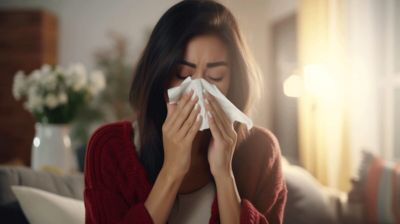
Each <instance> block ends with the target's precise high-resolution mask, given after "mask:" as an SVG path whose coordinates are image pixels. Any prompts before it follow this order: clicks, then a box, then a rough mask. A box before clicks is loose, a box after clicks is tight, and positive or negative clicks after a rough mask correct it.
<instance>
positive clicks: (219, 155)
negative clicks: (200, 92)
mask: <svg viewBox="0 0 400 224" xmlns="http://www.w3.org/2000/svg"><path fill="white" fill-rule="evenodd" d="M204 95H205V97H206V100H205V101H206V103H205V106H206V109H207V114H208V124H209V126H210V129H211V134H212V136H213V137H212V139H211V142H210V146H209V150H208V162H209V163H210V169H211V173H212V174H213V176H214V177H217V178H218V177H221V176H223V177H227V176H231V175H232V158H233V153H234V150H235V146H236V141H237V133H236V131H235V129H234V127H233V124H232V123H231V121H230V120H229V118H228V117H227V115H226V114H225V112H224V111H223V110H222V108H221V106H220V105H219V103H218V101H217V100H216V99H215V97H214V96H213V95H211V94H210V93H208V92H206V94H204Z"/></svg>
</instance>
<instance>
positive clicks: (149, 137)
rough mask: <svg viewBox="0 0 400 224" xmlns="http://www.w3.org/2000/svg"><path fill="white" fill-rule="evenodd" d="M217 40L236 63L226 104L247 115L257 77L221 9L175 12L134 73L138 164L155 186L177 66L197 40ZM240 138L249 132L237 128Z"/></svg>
mask: <svg viewBox="0 0 400 224" xmlns="http://www.w3.org/2000/svg"><path fill="white" fill-rule="evenodd" d="M203 34H213V35H216V36H217V37H219V38H221V40H222V41H223V42H224V43H225V44H226V46H227V49H228V51H229V52H228V53H229V57H230V60H231V62H232V63H230V66H232V67H231V69H230V70H231V77H232V78H231V84H230V88H229V91H228V95H227V97H228V99H229V100H231V101H232V103H233V104H235V106H236V107H237V108H239V109H240V110H242V111H243V112H244V113H248V112H249V107H250V104H251V102H250V101H251V99H253V95H252V91H250V90H254V89H255V88H254V87H255V86H254V82H255V81H256V79H257V78H258V77H259V76H258V73H257V72H256V69H255V66H254V64H253V60H252V58H251V56H250V55H249V54H248V51H247V47H246V46H245V44H244V41H243V39H242V35H241V34H240V32H239V28H238V25H237V22H236V20H235V18H234V17H233V15H232V13H231V12H230V11H229V10H228V9H227V8H225V7H224V6H223V5H221V4H220V3H217V2H215V1H209V0H208V1H205V0H190V1H182V2H180V3H177V4H176V5H174V6H172V7H171V8H170V9H169V10H168V11H167V12H165V14H164V15H163V16H162V17H161V19H160V20H159V21H158V23H157V24H156V26H155V28H154V30H153V32H152V33H151V35H150V39H149V42H148V43H147V46H146V48H145V49H144V51H143V53H142V55H141V58H140V59H139V61H138V64H137V67H136V69H135V72H134V77H133V82H132V85H131V89H130V94H129V99H130V102H131V105H132V107H133V110H134V112H135V114H136V119H137V121H138V123H139V132H140V144H141V150H140V152H141V153H140V160H141V162H142V164H143V166H144V168H145V169H146V171H147V173H148V175H149V179H150V181H152V182H153V183H154V181H155V179H156V177H157V175H158V173H159V171H160V169H161V167H162V165H163V160H164V150H163V142H162V131H161V129H162V125H163V123H164V120H165V118H166V115H167V107H166V102H165V99H164V94H165V91H166V88H167V87H168V85H169V82H170V80H171V77H172V75H174V74H175V73H176V72H177V64H178V62H179V61H180V60H181V59H182V57H183V56H184V51H185V48H186V46H187V44H188V42H189V41H190V40H191V39H192V38H193V37H195V36H198V35H203ZM235 128H236V130H237V131H238V133H239V136H241V138H239V139H243V138H244V136H245V130H246V129H245V127H244V126H243V125H241V124H236V125H235Z"/></svg>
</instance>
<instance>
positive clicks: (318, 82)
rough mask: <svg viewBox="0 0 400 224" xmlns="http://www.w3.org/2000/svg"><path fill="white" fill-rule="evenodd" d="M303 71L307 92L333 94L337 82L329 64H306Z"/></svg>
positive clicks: (320, 94)
mask: <svg viewBox="0 0 400 224" xmlns="http://www.w3.org/2000/svg"><path fill="white" fill-rule="evenodd" d="M303 72H304V85H305V89H306V90H307V92H309V93H311V94H312V95H315V96H327V95H331V94H333V91H334V83H335V82H334V80H333V77H332V75H331V74H330V72H329V69H328V68H327V66H325V65H323V64H311V65H306V66H305V67H304V71H303Z"/></svg>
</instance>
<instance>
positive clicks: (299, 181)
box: [0, 160, 360, 224]
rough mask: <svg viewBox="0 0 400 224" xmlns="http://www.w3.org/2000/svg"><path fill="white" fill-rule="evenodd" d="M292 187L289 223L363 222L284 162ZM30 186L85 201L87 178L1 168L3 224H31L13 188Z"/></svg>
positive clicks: (341, 199)
mask: <svg viewBox="0 0 400 224" xmlns="http://www.w3.org/2000/svg"><path fill="white" fill-rule="evenodd" d="M283 172H284V176H285V179H286V183H287V187H288V198H287V203H286V208H285V218H284V223H285V224H292V223H296V224H303V223H304V224H306V223H307V224H313V223H324V224H329V223H332V224H334V223H359V221H358V220H359V216H360V209H359V206H357V205H350V204H349V203H348V201H347V194H345V193H344V192H338V191H334V190H332V189H327V188H325V187H323V186H322V185H321V184H319V183H318V182H317V181H316V180H315V179H314V178H313V177H312V176H311V175H310V174H309V173H308V172H307V171H305V170H304V169H302V168H301V167H299V166H294V165H291V164H289V163H288V162H287V161H286V160H284V161H283ZM13 185H17V186H29V187H33V188H38V189H42V190H44V191H47V192H52V193H55V194H57V195H61V196H65V197H70V198H74V199H79V200H82V198H83V187H84V182H83V175H82V174H76V175H68V176H60V175H56V174H51V173H46V172H38V171H34V170H32V169H29V168H26V167H1V166H0V217H1V220H2V223H28V221H27V218H26V217H25V215H24V213H23V212H22V209H21V206H20V204H19V203H18V200H17V199H16V196H15V195H14V193H13V191H12V190H11V186H13Z"/></svg>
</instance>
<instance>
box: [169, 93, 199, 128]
mask: <svg viewBox="0 0 400 224" xmlns="http://www.w3.org/2000/svg"><path fill="white" fill-rule="evenodd" d="M192 95H193V91H190V92H188V93H185V94H184V95H183V96H182V97H181V99H180V100H179V101H178V103H177V107H176V110H175V113H174V114H173V115H172V118H171V126H172V127H175V128H176V129H177V130H178V129H179V128H180V126H181V125H182V123H183V121H184V120H183V121H182V119H181V117H182V110H183V109H184V108H185V107H186V106H189V107H192V106H194V103H193V102H191V98H192ZM186 110H189V111H190V108H189V109H186ZM186 117H187V115H186ZM186 117H185V119H186ZM177 122H180V123H177Z"/></svg>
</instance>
